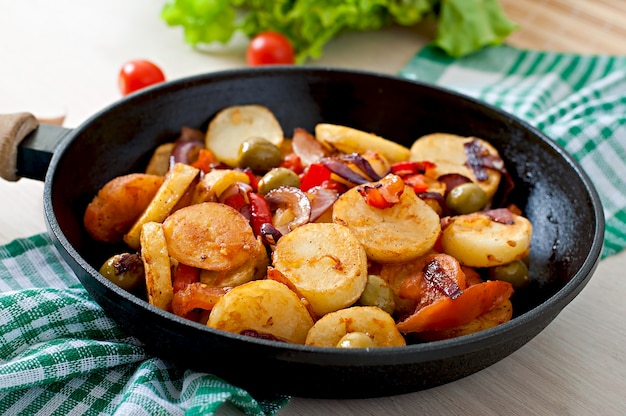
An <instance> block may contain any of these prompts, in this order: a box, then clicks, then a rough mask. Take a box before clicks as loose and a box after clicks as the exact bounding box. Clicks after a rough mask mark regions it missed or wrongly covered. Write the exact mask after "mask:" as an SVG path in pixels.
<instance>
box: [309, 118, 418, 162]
mask: <svg viewBox="0 0 626 416" xmlns="http://www.w3.org/2000/svg"><path fill="white" fill-rule="evenodd" d="M315 137H316V138H317V140H319V141H320V142H322V144H324V145H326V146H328V147H329V148H331V149H337V150H340V151H342V152H344V153H365V152H367V151H373V152H378V153H380V154H382V155H383V156H384V157H385V158H386V159H387V160H388V161H389V162H390V163H395V162H399V161H402V160H407V159H408V158H409V155H410V151H409V149H407V148H406V147H404V146H402V145H401V144H398V143H395V142H392V141H391V140H387V139H385V138H383V137H380V136H377V135H375V134H372V133H367V132H364V131H361V130H358V129H354V128H351V127H347V126H339V125H336V124H328V123H319V124H317V125H316V126H315Z"/></svg>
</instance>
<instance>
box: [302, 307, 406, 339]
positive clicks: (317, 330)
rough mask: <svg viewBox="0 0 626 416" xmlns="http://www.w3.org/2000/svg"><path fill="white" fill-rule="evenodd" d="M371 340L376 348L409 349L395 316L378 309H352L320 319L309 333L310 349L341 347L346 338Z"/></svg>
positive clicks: (332, 313) (342, 310) (339, 311)
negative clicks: (356, 336)
mask: <svg viewBox="0 0 626 416" xmlns="http://www.w3.org/2000/svg"><path fill="white" fill-rule="evenodd" d="M350 333H361V334H365V335H367V336H369V337H370V338H371V339H372V341H373V346H375V347H399V346H403V345H406V341H405V339H404V337H403V336H402V334H400V332H399V331H398V329H397V328H396V322H395V321H394V320H393V318H392V317H391V315H389V314H388V313H387V312H385V311H383V310H382V309H380V308H378V307H376V306H352V307H350V308H346V309H341V310H338V311H335V312H331V313H329V314H327V315H325V316H323V317H322V318H320V319H319V320H318V321H317V322H316V323H315V324H314V325H313V327H312V328H311V329H310V330H309V333H308V334H307V337H306V342H305V344H306V345H311V346H315V347H337V346H338V344H339V342H340V340H341V339H342V338H344V336H345V335H346V334H350Z"/></svg>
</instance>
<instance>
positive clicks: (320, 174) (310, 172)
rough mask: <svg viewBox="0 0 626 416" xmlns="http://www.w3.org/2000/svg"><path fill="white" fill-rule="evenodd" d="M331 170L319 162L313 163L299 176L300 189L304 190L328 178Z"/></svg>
mask: <svg viewBox="0 0 626 416" xmlns="http://www.w3.org/2000/svg"><path fill="white" fill-rule="evenodd" d="M330 175H331V171H330V169H328V168H327V167H326V166H324V165H322V164H321V163H313V164H312V165H310V166H309V167H308V169H307V170H306V171H305V172H304V173H303V174H302V176H301V178H300V189H302V191H304V192H306V191H308V190H309V189H311V188H313V187H314V186H319V185H321V184H322V183H323V182H324V181H327V180H329V179H330Z"/></svg>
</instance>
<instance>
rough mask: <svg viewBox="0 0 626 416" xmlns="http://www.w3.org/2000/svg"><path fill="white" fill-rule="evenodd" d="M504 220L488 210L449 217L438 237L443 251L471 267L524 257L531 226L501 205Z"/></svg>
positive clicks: (527, 247) (496, 264)
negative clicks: (504, 216) (504, 212)
mask: <svg viewBox="0 0 626 416" xmlns="http://www.w3.org/2000/svg"><path fill="white" fill-rule="evenodd" d="M500 210H502V211H506V212H507V213H508V214H506V215H507V217H506V221H502V220H498V219H497V218H496V219H494V216H493V214H491V212H492V211H487V212H485V211H483V212H476V213H473V214H466V215H457V216H455V217H452V218H450V220H449V222H448V224H447V225H446V226H445V227H444V229H443V232H442V236H441V245H442V248H443V251H444V252H445V253H447V254H450V255H451V256H453V257H455V258H457V259H458V260H459V261H460V262H461V264H463V265H465V266H472V267H494V266H501V265H503V264H506V263H510V262H512V261H515V260H519V259H521V258H523V257H525V256H526V255H527V254H528V251H529V250H530V243H531V235H532V225H531V223H530V221H528V220H527V219H526V218H524V217H522V216H520V215H515V214H513V213H511V212H509V211H508V210H506V209H505V208H502V209H500Z"/></svg>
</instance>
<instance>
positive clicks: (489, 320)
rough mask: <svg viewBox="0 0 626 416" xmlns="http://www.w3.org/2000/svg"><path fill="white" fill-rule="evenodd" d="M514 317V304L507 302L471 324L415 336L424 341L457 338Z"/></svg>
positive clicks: (425, 332)
mask: <svg viewBox="0 0 626 416" xmlns="http://www.w3.org/2000/svg"><path fill="white" fill-rule="evenodd" d="M512 316H513V304H512V303H511V301H510V300H508V299H507V300H505V301H504V302H501V303H500V304H499V305H496V307H495V308H493V309H492V310H490V311H489V312H487V313H485V314H483V315H480V316H479V317H478V318H476V319H474V320H473V321H470V322H469V323H467V324H465V325H461V326H457V327H454V328H450V329H445V330H442V331H424V332H420V333H417V334H415V335H416V336H417V337H418V338H420V339H422V340H424V341H439V340H442V339H449V338H456V337H460V336H461V335H469V334H473V333H474V332H479V331H484V330H485V329H489V328H493V327H494V326H497V325H500V324H503V323H505V322H507V321H510V320H511V317H512Z"/></svg>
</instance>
